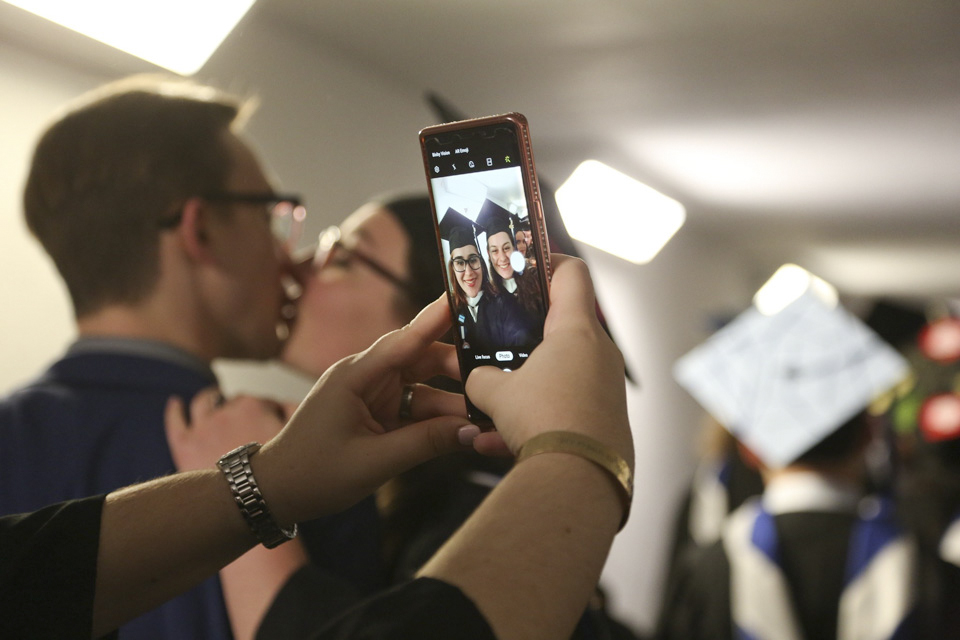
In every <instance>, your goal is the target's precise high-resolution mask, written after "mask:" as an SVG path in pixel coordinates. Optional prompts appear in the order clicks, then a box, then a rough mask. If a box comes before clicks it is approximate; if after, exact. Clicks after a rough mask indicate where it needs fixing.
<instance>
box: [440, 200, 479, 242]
mask: <svg viewBox="0 0 960 640" xmlns="http://www.w3.org/2000/svg"><path fill="white" fill-rule="evenodd" d="M440 237H441V238H443V239H444V240H446V241H447V242H449V243H450V251H453V250H454V249H457V248H459V247H463V246H466V245H468V244H472V245H474V246H476V245H477V238H476V236H475V235H474V231H473V222H471V221H470V219H469V218H467V217H466V216H465V215H463V214H462V213H460V212H459V211H457V210H456V209H454V208H452V207H450V208H448V209H447V212H446V213H444V214H443V219H442V220H440Z"/></svg>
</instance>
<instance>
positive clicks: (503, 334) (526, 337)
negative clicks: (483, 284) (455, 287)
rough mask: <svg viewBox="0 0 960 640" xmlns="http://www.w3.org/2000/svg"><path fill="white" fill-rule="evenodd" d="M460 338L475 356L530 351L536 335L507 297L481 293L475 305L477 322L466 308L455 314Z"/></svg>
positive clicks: (529, 323) (514, 303)
mask: <svg viewBox="0 0 960 640" xmlns="http://www.w3.org/2000/svg"><path fill="white" fill-rule="evenodd" d="M458 320H459V322H460V323H461V325H462V326H463V337H464V340H466V342H468V343H469V344H470V348H471V349H472V350H473V351H475V352H493V351H497V350H498V349H510V348H515V347H531V346H533V345H534V344H536V331H535V330H534V325H533V323H532V322H531V320H530V318H529V317H528V316H527V315H526V314H525V313H524V311H523V309H522V308H521V307H520V304H519V303H518V302H517V300H516V298H514V297H513V296H512V295H510V294H501V295H491V294H490V292H489V291H484V292H483V296H482V297H481V298H480V302H479V303H478V304H477V319H476V320H474V319H473V315H472V314H471V313H470V309H468V308H467V305H461V307H460V309H459V310H458Z"/></svg>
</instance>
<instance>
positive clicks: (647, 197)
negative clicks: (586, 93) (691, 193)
mask: <svg viewBox="0 0 960 640" xmlns="http://www.w3.org/2000/svg"><path fill="white" fill-rule="evenodd" d="M557 206H558V207H559V208H560V215H561V217H562V218H563V223H564V224H565V225H566V227H567V232H568V233H569V234H570V236H571V237H573V238H576V239H577V240H579V241H581V242H584V243H586V244H589V245H591V246H593V247H596V248H598V249H602V250H603V251H606V252H608V253H612V254H613V255H615V256H617V257H620V258H623V259H624V260H629V261H630V262H633V263H635V264H646V263H648V262H650V261H651V260H653V257H654V256H655V255H657V253H659V251H660V250H661V249H662V248H663V247H664V245H666V244H667V242H668V241H669V240H670V238H672V237H673V234H675V233H676V232H677V230H678V229H680V227H681V226H682V225H683V222H684V220H685V219H686V210H685V209H684V207H683V205H682V204H680V203H679V202H677V201H676V200H674V199H673V198H669V197H667V196H665V195H663V194H662V193H660V192H659V191H656V190H654V189H652V188H650V187H648V186H647V185H645V184H643V183H641V182H637V181H636V180H634V179H633V178H631V177H630V176H627V175H624V174H622V173H620V172H619V171H617V170H616V169H612V168H610V167H608V166H607V165H605V164H603V163H602V162H598V161H597V160H587V161H586V162H583V163H582V164H580V166H579V167H577V168H576V170H575V171H574V172H573V173H572V174H571V175H570V177H569V178H568V179H567V181H566V182H564V183H563V184H562V185H561V186H560V188H559V189H557Z"/></svg>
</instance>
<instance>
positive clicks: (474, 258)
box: [450, 253, 483, 273]
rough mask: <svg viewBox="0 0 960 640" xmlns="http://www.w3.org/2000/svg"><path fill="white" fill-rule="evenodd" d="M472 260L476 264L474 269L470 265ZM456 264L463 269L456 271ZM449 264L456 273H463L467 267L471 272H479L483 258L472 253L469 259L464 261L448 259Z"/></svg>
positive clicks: (461, 259)
mask: <svg viewBox="0 0 960 640" xmlns="http://www.w3.org/2000/svg"><path fill="white" fill-rule="evenodd" d="M474 260H476V262H477V266H475V267H474V266H473V265H471V264H470V263H471V262H473V261H474ZM458 262H459V263H460V264H462V265H463V269H457V263H458ZM450 264H452V265H453V270H454V271H456V272H457V273H463V272H465V271H466V270H467V267H470V269H471V270H472V271H480V269H481V268H482V267H483V258H481V257H480V255H479V254H476V253H474V254H471V255H470V257H469V258H466V259H464V258H450Z"/></svg>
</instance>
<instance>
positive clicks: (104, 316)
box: [0, 79, 306, 640]
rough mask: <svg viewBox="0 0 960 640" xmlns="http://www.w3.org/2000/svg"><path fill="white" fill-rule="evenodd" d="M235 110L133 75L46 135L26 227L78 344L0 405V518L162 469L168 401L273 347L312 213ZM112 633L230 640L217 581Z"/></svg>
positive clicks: (30, 184)
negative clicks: (68, 309)
mask: <svg viewBox="0 0 960 640" xmlns="http://www.w3.org/2000/svg"><path fill="white" fill-rule="evenodd" d="M243 111H244V105H243V104H241V103H240V102H239V101H237V100H235V99H233V98H231V97H229V96H226V95H223V94H220V93H218V92H216V91H214V90H213V89H211V88H209V87H200V86H196V85H192V84H189V83H185V82H170V81H158V80H144V79H134V80H132V81H122V82H120V83H117V84H114V85H108V86H106V87H104V88H102V89H101V90H98V91H96V92H94V93H93V94H91V95H88V96H85V97H84V98H82V100H81V102H80V103H79V104H78V105H75V106H74V107H73V108H72V109H71V110H70V111H69V112H68V113H67V114H66V115H65V116H63V117H62V118H60V119H59V120H58V121H57V122H55V123H54V124H53V125H52V126H50V128H49V129H48V130H47V131H46V132H45V133H44V135H43V136H42V138H41V139H40V141H39V143H38V144H37V147H36V150H35V154H34V158H33V162H32V166H31V168H30V174H29V177H28V180H27V184H26V189H25V195H24V207H25V213H26V220H27V224H28V226H29V228H30V230H31V232H32V233H33V234H34V235H35V236H36V238H37V239H38V240H39V241H40V243H41V244H42V245H43V247H44V249H45V250H46V251H47V253H48V254H49V255H50V257H51V258H52V260H53V262H54V264H55V265H56V267H57V269H58V271H59V272H60V275H61V276H62V278H63V280H64V282H65V284H66V287H67V290H68V292H69V294H70V298H71V301H72V304H73V308H74V313H75V317H76V323H77V332H78V338H77V340H76V342H74V343H73V344H72V345H71V346H70V347H69V349H68V350H67V352H66V354H65V355H64V356H63V357H62V358H61V359H60V360H59V361H57V362H55V363H54V364H53V365H52V366H51V367H50V368H49V369H48V370H47V371H46V372H44V373H43V374H41V376H40V377H39V378H38V379H37V380H36V381H34V382H32V383H30V384H28V385H27V386H25V387H24V388H22V389H20V390H18V391H15V392H14V393H13V394H11V395H10V396H9V397H7V398H5V399H3V400H0V513H4V514H6V513H14V512H22V511H30V510H35V509H37V508H39V507H41V506H42V505H44V504H47V503H51V502H55V501H61V500H65V499H72V498H80V497H83V496H89V495H94V494H99V493H105V492H109V491H112V490H114V489H116V488H118V487H122V486H125V485H128V484H130V483H132V482H137V481H143V480H147V479H150V478H154V477H157V476H162V475H166V474H168V473H170V472H171V471H173V470H174V463H173V460H172V459H171V454H170V450H169V449H168V446H167V443H166V439H165V436H164V410H165V407H166V406H167V402H168V399H169V398H171V397H179V398H182V399H184V400H187V401H189V400H190V399H191V398H192V397H193V396H194V395H195V394H197V392H198V391H199V390H201V389H203V388H205V387H210V386H215V385H216V384H217V381H216V378H215V377H214V374H213V372H212V370H211V368H210V362H211V361H212V360H213V359H214V358H246V359H268V358H272V357H274V356H276V355H277V354H278V353H279V352H280V349H281V346H282V344H283V339H284V338H285V337H286V335H287V333H288V327H287V324H288V322H289V320H290V318H292V315H293V314H292V307H293V304H292V301H291V300H289V299H288V297H287V295H286V294H285V289H284V286H283V284H284V282H283V281H284V279H286V278H291V277H293V276H294V273H293V271H294V270H293V268H292V264H291V262H290V259H289V255H288V251H289V250H290V249H291V248H292V246H293V244H294V243H295V242H296V240H297V237H298V234H299V231H300V228H301V226H302V223H303V219H304V216H305V213H306V212H305V209H304V208H303V206H302V204H301V203H300V200H299V198H297V197H296V196H290V195H279V194H277V193H276V191H275V190H274V187H273V185H272V184H271V183H270V181H269V180H268V179H267V177H266V175H265V172H264V170H263V168H262V167H261V164H260V162H259V160H258V159H257V157H256V155H255V153H254V152H253V150H252V149H251V147H250V146H249V145H248V144H247V142H245V141H244V139H243V138H242V137H241V135H240V122H241V120H242V118H241V117H240V116H241V114H242V112H243ZM210 402H211V403H216V402H217V395H216V394H210ZM250 406H251V407H253V408H254V409H255V410H251V411H249V412H248V416H247V418H246V419H248V420H250V421H254V422H257V423H258V428H260V429H261V430H262V432H263V433H264V438H263V439H262V440H261V441H265V440H266V439H268V438H269V436H270V435H272V434H273V433H276V432H277V431H279V429H280V427H281V426H282V422H283V420H282V418H283V417H284V416H283V415H278V414H282V412H283V409H282V407H280V406H279V405H275V404H272V403H267V402H265V401H253V400H252V399H251V403H250ZM286 546H287V547H291V545H286ZM291 548H294V549H295V547H291ZM122 635H123V637H125V638H171V639H172V638H178V639H179V638H206V639H212V640H217V639H221V638H222V639H228V638H230V637H231V635H232V634H231V629H230V622H229V621H228V620H227V616H226V613H225V609H224V596H223V594H222V593H221V589H220V584H219V582H218V580H216V579H212V580H208V581H207V582H205V583H203V584H202V585H200V586H198V587H196V588H195V589H193V590H192V591H190V592H188V593H187V594H185V595H183V596H181V597H179V598H177V599H175V600H173V601H171V602H170V603H168V604H167V605H164V606H163V607H161V608H160V609H157V610H155V611H153V612H151V613H149V614H146V615H144V616H142V617H141V618H138V619H137V620H134V621H133V622H131V623H130V624H129V625H127V626H126V627H125V628H124V630H123V634H122Z"/></svg>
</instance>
